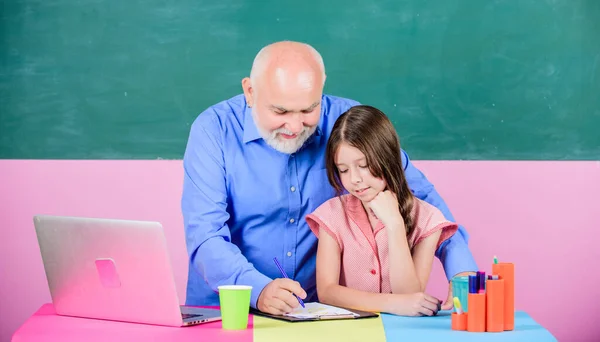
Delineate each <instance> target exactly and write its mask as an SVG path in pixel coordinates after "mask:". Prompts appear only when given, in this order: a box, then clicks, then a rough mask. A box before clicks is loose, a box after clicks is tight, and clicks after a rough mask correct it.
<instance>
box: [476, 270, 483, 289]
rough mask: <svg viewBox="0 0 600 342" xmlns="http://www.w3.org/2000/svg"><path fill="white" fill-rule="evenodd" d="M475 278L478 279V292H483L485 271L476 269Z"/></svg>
mask: <svg viewBox="0 0 600 342" xmlns="http://www.w3.org/2000/svg"><path fill="white" fill-rule="evenodd" d="M477 280H478V281H479V285H478V287H477V292H478V293H485V272H484V271H477Z"/></svg>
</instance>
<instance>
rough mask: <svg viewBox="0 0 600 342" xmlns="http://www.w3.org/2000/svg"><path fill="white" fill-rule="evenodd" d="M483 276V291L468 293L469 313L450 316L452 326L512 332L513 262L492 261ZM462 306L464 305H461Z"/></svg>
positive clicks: (459, 329) (513, 315)
mask: <svg viewBox="0 0 600 342" xmlns="http://www.w3.org/2000/svg"><path fill="white" fill-rule="evenodd" d="M491 275H493V276H497V278H498V279H491V278H490V279H486V281H485V292H480V293H469V294H468V307H469V312H468V313H467V312H464V311H463V313H462V314H457V313H456V312H453V313H452V315H451V328H452V330H457V331H469V332H502V331H512V330H514V327H515V310H514V308H515V302H514V301H515V265H514V264H513V263H508V262H503V263H497V264H496V263H494V264H492V272H491ZM463 306H464V304H463Z"/></svg>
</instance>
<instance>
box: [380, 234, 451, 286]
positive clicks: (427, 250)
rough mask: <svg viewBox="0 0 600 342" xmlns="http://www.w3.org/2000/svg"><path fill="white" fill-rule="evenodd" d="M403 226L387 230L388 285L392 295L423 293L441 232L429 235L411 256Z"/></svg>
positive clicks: (415, 248)
mask: <svg viewBox="0 0 600 342" xmlns="http://www.w3.org/2000/svg"><path fill="white" fill-rule="evenodd" d="M405 232H406V230H405V229H404V226H402V227H396V228H392V229H388V240H389V242H388V243H389V253H390V283H391V286H392V292H393V293H413V292H421V291H425V288H426V287H427V281H429V275H430V273H431V266H432V264H433V258H434V256H435V249H436V246H437V243H438V241H439V240H440V235H441V234H442V230H441V229H440V230H438V231H437V232H435V233H433V234H431V235H429V236H428V237H426V238H425V239H423V240H421V242H419V244H417V245H416V246H415V247H414V251H413V253H412V255H411V252H410V249H409V248H408V241H407V237H406V233H405Z"/></svg>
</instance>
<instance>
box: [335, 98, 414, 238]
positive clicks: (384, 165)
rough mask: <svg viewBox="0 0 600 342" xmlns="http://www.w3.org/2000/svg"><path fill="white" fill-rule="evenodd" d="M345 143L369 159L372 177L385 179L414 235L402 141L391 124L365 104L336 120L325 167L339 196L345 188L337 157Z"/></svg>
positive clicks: (353, 108) (408, 229)
mask: <svg viewBox="0 0 600 342" xmlns="http://www.w3.org/2000/svg"><path fill="white" fill-rule="evenodd" d="M343 142H345V143H347V144H349V145H350V146H353V147H355V148H357V149H359V150H360V151H361V152H362V153H363V154H364V155H365V157H366V159H367V165H368V166H369V170H370V171H371V174H372V175H373V176H375V177H377V178H380V179H383V180H385V183H386V184H387V190H389V191H391V192H393V193H395V194H396V195H397V196H398V206H399V209H400V214H402V217H403V218H404V224H405V226H406V234H407V235H411V234H412V232H413V230H414V222H413V220H412V216H411V212H412V208H413V200H414V197H413V194H412V192H411V191H410V189H409V187H408V183H407V182H406V177H405V176H404V169H403V167H402V160H401V157H400V156H401V150H400V140H399V138H398V134H397V133H396V130H395V129H394V126H393V125H392V123H391V121H390V120H389V119H388V117H387V116H386V115H385V114H384V113H383V112H381V111H380V110H378V109H377V108H374V107H371V106H366V105H360V106H355V107H352V108H350V109H349V110H347V111H346V112H345V113H344V114H342V115H341V116H340V117H339V118H338V119H337V120H336V122H335V124H334V125H333V129H332V131H331V136H330V137H329V141H328V142H327V150H326V152H325V165H326V167H327V177H328V179H329V183H330V184H331V185H332V186H333V187H334V188H335V190H336V191H337V193H338V195H340V194H341V193H342V191H343V185H342V182H341V181H340V174H339V171H338V169H337V167H336V165H335V156H336V153H337V150H338V148H339V146H340V144H341V143H343Z"/></svg>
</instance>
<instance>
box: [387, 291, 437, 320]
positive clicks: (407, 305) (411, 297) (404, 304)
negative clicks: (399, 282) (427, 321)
mask: <svg viewBox="0 0 600 342" xmlns="http://www.w3.org/2000/svg"><path fill="white" fill-rule="evenodd" d="M390 304H391V305H392V307H390V310H389V312H390V313H392V314H394V315H399V316H435V315H437V313H438V311H439V310H440V306H441V304H442V302H441V301H440V300H438V299H437V298H435V297H432V296H430V295H428V294H426V293H424V292H417V293H410V294H399V295H397V296H396V300H394V301H393V302H392V303H390Z"/></svg>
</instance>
